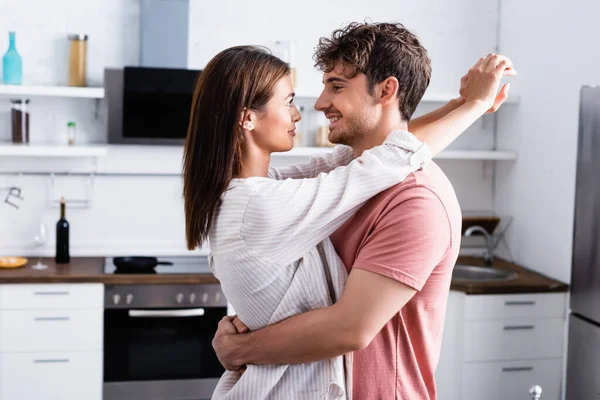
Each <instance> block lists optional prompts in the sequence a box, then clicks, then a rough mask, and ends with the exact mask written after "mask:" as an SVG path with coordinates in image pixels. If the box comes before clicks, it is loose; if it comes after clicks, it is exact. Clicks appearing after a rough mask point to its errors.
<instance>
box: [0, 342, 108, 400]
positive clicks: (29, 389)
mask: <svg viewBox="0 0 600 400" xmlns="http://www.w3.org/2000/svg"><path fill="white" fill-rule="evenodd" d="M0 383H1V384H0V399H2V400H17V399H43V400H82V399H85V400H101V399H102V352H100V351H95V352H80V353H73V352H64V353H63V352H52V353H15V354H8V353H5V354H0Z"/></svg>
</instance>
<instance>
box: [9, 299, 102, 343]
mask: <svg viewBox="0 0 600 400" xmlns="http://www.w3.org/2000/svg"><path fill="white" fill-rule="evenodd" d="M103 321H104V310H103V309H90V310H2V312H0V337H1V338H2V340H1V341H0V352H13V351H54V350H79V351H81V350H102V347H103Z"/></svg>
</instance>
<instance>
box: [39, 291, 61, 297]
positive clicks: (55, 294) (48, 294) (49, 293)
mask: <svg viewBox="0 0 600 400" xmlns="http://www.w3.org/2000/svg"><path fill="white" fill-rule="evenodd" d="M33 294H34V295H36V296H67V295H68V294H69V292H68V291H67V292H33Z"/></svg>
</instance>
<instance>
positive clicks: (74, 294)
mask: <svg viewBox="0 0 600 400" xmlns="http://www.w3.org/2000/svg"><path fill="white" fill-rule="evenodd" d="M1 286H2V291H0V307H2V309H4V310H39V309H53V310H60V309H90V308H103V307H104V286H103V285H102V284H99V283H78V284H60V283H53V284H33V285H26V284H25V285H21V284H19V285H1Z"/></svg>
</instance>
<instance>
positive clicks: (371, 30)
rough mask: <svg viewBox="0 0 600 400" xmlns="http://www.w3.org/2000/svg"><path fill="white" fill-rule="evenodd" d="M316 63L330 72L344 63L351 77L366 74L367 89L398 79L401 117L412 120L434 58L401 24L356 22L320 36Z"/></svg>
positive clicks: (315, 58) (346, 72) (349, 77)
mask: <svg viewBox="0 0 600 400" xmlns="http://www.w3.org/2000/svg"><path fill="white" fill-rule="evenodd" d="M314 60H315V66H316V67H318V68H320V69H321V71H323V72H326V73H327V72H331V71H332V70H333V69H334V68H335V67H336V65H338V64H339V63H342V65H343V66H344V68H345V69H344V74H345V75H346V77H347V78H348V79H352V78H354V77H355V76H356V75H358V74H360V73H363V74H365V75H366V76H367V82H368V85H369V86H368V90H369V93H370V94H373V91H374V89H375V85H376V84H377V83H379V82H382V81H384V80H385V79H387V78H388V77H390V76H393V77H395V78H396V79H398V83H399V87H398V99H399V105H400V106H399V108H400V114H401V115H402V118H403V119H404V120H406V121H409V120H410V118H411V117H412V115H413V113H414V112H415V109H416V108H417V105H418V104H419V102H420V101H421V98H422V97H423V94H424V93H425V90H426V89H427V86H429V81H430V79H431V60H430V59H429V57H428V56H427V50H426V49H425V48H424V47H423V46H422V45H421V43H420V42H419V39H418V38H417V36H416V35H415V34H413V33H411V32H410V31H409V30H408V29H406V28H405V27H404V25H402V24H400V23H374V24H369V23H358V22H353V23H351V24H350V25H348V26H346V27H345V28H342V29H337V30H335V31H334V32H333V33H332V35H331V37H330V38H321V39H319V44H318V45H317V49H316V51H315V55H314Z"/></svg>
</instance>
